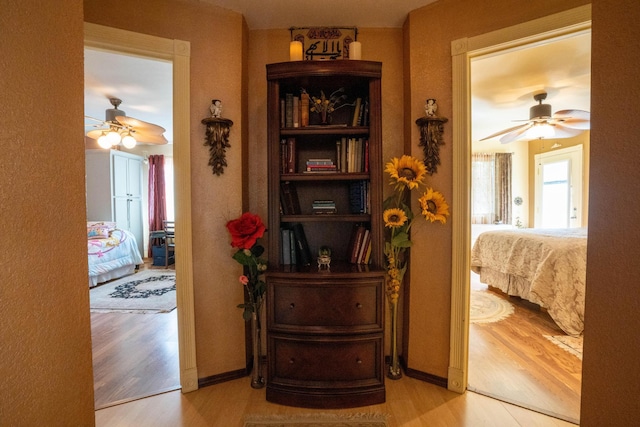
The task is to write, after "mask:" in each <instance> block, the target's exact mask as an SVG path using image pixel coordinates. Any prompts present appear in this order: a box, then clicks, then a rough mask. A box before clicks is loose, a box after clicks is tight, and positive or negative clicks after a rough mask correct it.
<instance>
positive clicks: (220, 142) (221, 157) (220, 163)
mask: <svg viewBox="0 0 640 427" xmlns="http://www.w3.org/2000/svg"><path fill="white" fill-rule="evenodd" d="M221 114H222V103H221V101H220V100H219V99H214V100H213V101H212V103H211V117H207V118H204V119H202V124H204V125H206V126H207V130H206V134H205V141H204V145H207V146H209V166H211V168H212V169H213V173H214V174H216V175H217V176H220V175H221V174H222V173H223V172H224V168H225V166H227V159H226V149H227V148H230V147H231V144H229V133H231V126H233V122H232V121H231V120H229V119H223V118H222V117H221Z"/></svg>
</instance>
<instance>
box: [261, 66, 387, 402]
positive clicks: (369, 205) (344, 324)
mask: <svg viewBox="0 0 640 427" xmlns="http://www.w3.org/2000/svg"><path fill="white" fill-rule="evenodd" d="M381 72H382V64H381V63H379V62H372V61H350V60H337V61H295V62H286V63H277V64H269V65H267V128H268V136H267V144H268V180H269V182H268V191H269V219H268V228H269V243H268V256H269V270H268V272H267V274H266V280H267V300H266V301H267V358H268V370H267V400H269V401H272V402H275V403H280V404H286V405H293V406H302V407H314V408H341V407H355V406H363V405H371V404H377V403H381V402H384V400H385V389H384V354H383V337H384V282H385V280H384V269H383V267H382V266H383V222H382V175H383V171H382V135H381V100H380V97H381ZM341 88H344V94H345V95H346V99H345V101H344V102H345V103H347V104H355V103H356V101H357V99H358V98H359V99H360V106H361V109H363V111H365V112H364V113H363V114H362V115H356V114H355V110H356V109H355V106H352V105H347V106H344V107H341V108H339V109H337V110H336V111H335V112H333V113H332V114H331V115H330V122H329V124H326V125H323V124H321V123H320V121H321V117H320V115H319V114H317V113H315V112H309V122H308V125H307V126H299V127H293V126H287V118H286V110H287V108H288V106H287V102H286V97H287V94H293V95H295V96H301V90H302V89H304V90H305V91H306V93H308V94H309V95H311V96H316V97H320V94H321V91H322V92H324V94H325V95H326V96H327V97H329V96H330V94H331V93H333V92H334V91H336V90H339V89H341ZM365 105H366V106H367V107H366V108H365V107H364V106H365ZM301 114H302V115H303V114H304V113H301ZM354 115H355V117H360V118H359V120H356V121H355V124H354ZM349 140H353V141H356V142H354V143H353V144H350V143H349V142H348V141H349ZM338 141H340V144H337V142H338ZM358 141H360V142H358ZM345 142H346V143H347V144H349V145H350V147H352V148H353V147H357V150H355V151H356V152H357V153H360V154H359V155H360V156H361V159H362V160H361V161H358V162H357V163H358V164H359V165H360V166H359V167H357V168H348V167H346V166H345V167H344V170H342V168H341V167H342V166H344V164H345V162H344V159H343V160H342V161H340V160H339V158H341V157H343V156H341V155H340V154H338V153H340V152H341V151H343V152H344V150H341V149H339V148H337V146H338V145H344V144H345ZM358 144H360V145H358ZM292 147H295V148H294V149H293V148H292ZM350 151H351V152H353V151H354V150H353V149H352V150H350ZM292 152H293V153H294V155H293V156H291V153H292ZM283 153H284V154H285V155H284V156H283ZM357 158H358V155H357V154H356V155H355V156H353V157H352V158H351V159H352V160H351V162H352V164H353V163H355V159H357ZM288 159H290V160H288ZM309 159H330V160H331V161H332V162H333V163H334V164H335V165H336V167H337V169H338V170H336V171H327V172H317V171H313V172H308V171H307V161H308V160H309ZM283 184H286V186H287V188H288V190H287V192H289V193H290V192H291V191H293V192H294V193H295V194H294V195H295V201H294V202H295V203H294V204H295V206H293V207H292V205H291V203H292V200H290V199H289V197H285V199H286V200H282V199H281V198H282V197H283V194H285V193H286V192H283V190H282V189H283ZM359 191H360V192H363V194H365V195H366V197H364V198H363V200H364V203H363V204H362V205H361V206H359V207H357V206H354V203H353V201H352V199H353V198H355V197H354V195H355V194H359V193H358V192H359ZM317 200H322V201H331V202H333V203H334V204H335V212H333V211H332V212H331V213H322V214H319V213H318V210H314V208H313V205H314V201H317ZM296 227H297V228H298V229H300V228H302V229H303V230H304V235H305V238H306V241H307V243H308V248H309V251H308V252H309V254H308V255H307V256H305V257H302V258H303V259H304V260H305V261H307V263H305V264H301V263H300V259H301V255H300V253H298V255H297V257H296V259H297V261H298V263H296V264H294V263H292V261H291V256H287V255H286V254H287V252H283V246H286V245H283V239H282V235H281V232H280V230H281V229H290V228H296ZM356 227H361V228H364V229H367V230H368V235H369V237H370V246H371V250H370V256H369V259H368V261H367V262H364V260H361V261H360V262H359V263H358V262H353V260H352V255H353V253H352V252H353V250H352V248H351V246H352V245H351V240H352V234H354V229H356ZM293 244H295V241H294V243H293ZM324 246H326V247H329V248H330V249H331V264H330V269H329V270H327V269H320V268H319V266H318V263H317V257H318V250H319V249H320V248H321V247H324ZM364 252H365V253H366V251H364ZM309 255H310V256H309ZM365 258H366V256H365Z"/></svg>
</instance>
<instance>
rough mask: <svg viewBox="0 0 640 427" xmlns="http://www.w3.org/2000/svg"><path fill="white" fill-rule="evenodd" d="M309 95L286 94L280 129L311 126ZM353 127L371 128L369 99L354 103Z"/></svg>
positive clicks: (282, 99) (282, 103)
mask: <svg viewBox="0 0 640 427" xmlns="http://www.w3.org/2000/svg"><path fill="white" fill-rule="evenodd" d="M310 102H311V101H310V99H309V94H308V93H306V92H305V91H303V92H302V93H301V94H300V96H298V95H294V94H293V93H285V95H284V98H281V99H280V127H281V128H298V127H306V126H309V111H310ZM353 106H354V107H353V115H352V117H351V123H349V124H350V125H351V126H369V99H368V98H364V99H362V98H356V100H355V101H354V103H353Z"/></svg>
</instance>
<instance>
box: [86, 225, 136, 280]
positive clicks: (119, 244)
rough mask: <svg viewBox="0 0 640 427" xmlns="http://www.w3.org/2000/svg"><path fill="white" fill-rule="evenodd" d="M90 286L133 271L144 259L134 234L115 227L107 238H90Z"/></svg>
mask: <svg viewBox="0 0 640 427" xmlns="http://www.w3.org/2000/svg"><path fill="white" fill-rule="evenodd" d="M87 247H88V252H89V286H95V285H96V284H98V283H101V282H104V281H107V280H111V279H115V278H118V277H121V276H123V275H125V274H130V273H133V271H134V270H135V266H136V265H139V264H142V263H143V260H142V257H141V256H140V252H139V251H138V244H137V242H136V239H135V237H134V236H133V234H131V233H130V232H128V231H126V230H121V229H115V230H113V231H111V233H110V237H109V238H106V239H90V240H89V241H88V243H87Z"/></svg>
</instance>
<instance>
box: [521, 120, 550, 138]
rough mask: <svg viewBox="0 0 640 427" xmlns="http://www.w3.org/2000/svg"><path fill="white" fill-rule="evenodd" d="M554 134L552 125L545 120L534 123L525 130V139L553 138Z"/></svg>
mask: <svg viewBox="0 0 640 427" xmlns="http://www.w3.org/2000/svg"><path fill="white" fill-rule="evenodd" d="M554 136H555V131H554V129H553V126H552V125H550V124H549V123H547V122H540V123H536V124H535V125H533V126H532V127H531V128H529V129H528V130H527V132H526V139H543V138H553V137H554Z"/></svg>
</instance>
